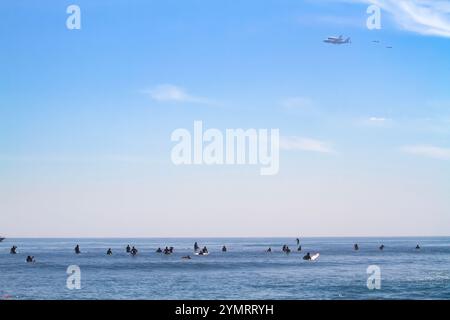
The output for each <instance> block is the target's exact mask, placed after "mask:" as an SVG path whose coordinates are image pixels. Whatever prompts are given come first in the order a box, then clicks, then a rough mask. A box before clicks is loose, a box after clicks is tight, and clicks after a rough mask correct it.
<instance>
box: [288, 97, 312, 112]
mask: <svg viewBox="0 0 450 320" xmlns="http://www.w3.org/2000/svg"><path fill="white" fill-rule="evenodd" d="M281 104H282V106H283V107H284V108H286V109H290V110H311V109H313V108H314V103H313V101H312V99H310V98H306V97H290V98H286V99H284V100H283V101H282V102H281Z"/></svg>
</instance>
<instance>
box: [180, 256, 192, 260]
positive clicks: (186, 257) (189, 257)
mask: <svg viewBox="0 0 450 320" xmlns="http://www.w3.org/2000/svg"><path fill="white" fill-rule="evenodd" d="M181 259H185V260H190V259H192V258H191V256H184V257H181Z"/></svg>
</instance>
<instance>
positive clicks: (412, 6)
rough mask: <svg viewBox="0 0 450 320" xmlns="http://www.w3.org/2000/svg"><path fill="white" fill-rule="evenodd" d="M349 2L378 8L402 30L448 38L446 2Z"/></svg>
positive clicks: (449, 18)
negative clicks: (388, 15) (387, 14)
mask: <svg viewBox="0 0 450 320" xmlns="http://www.w3.org/2000/svg"><path fill="white" fill-rule="evenodd" d="M341 1H342V0H341ZM348 1H349V0H346V1H345V2H348ZM351 2H359V3H368V4H375V5H377V6H379V7H380V8H381V9H382V10H383V11H384V12H388V13H389V14H391V15H392V17H393V18H394V21H395V22H396V23H397V24H398V25H399V26H400V27H401V28H402V29H404V30H407V31H411V32H416V33H419V34H422V35H431V36H441V37H448V38H450V3H449V2H448V1H444V0H434V1H431V0H429V1H427V0H352V1H351Z"/></svg>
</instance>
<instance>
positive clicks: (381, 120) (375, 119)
mask: <svg viewBox="0 0 450 320" xmlns="http://www.w3.org/2000/svg"><path fill="white" fill-rule="evenodd" d="M387 120H389V119H386V118H379V117H370V118H369V121H372V122H386V121H387Z"/></svg>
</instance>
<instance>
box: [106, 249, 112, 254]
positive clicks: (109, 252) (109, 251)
mask: <svg viewBox="0 0 450 320" xmlns="http://www.w3.org/2000/svg"><path fill="white" fill-rule="evenodd" d="M106 254H107V255H108V256H112V250H111V248H109V249H108V251H106Z"/></svg>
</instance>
